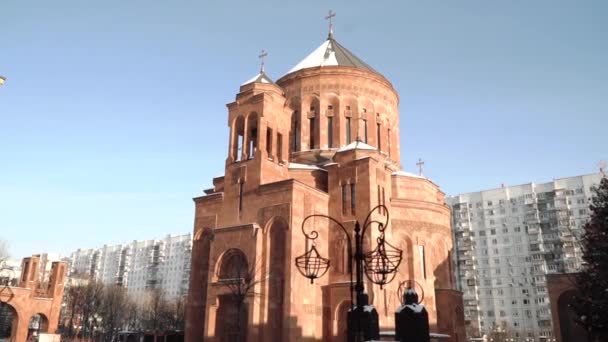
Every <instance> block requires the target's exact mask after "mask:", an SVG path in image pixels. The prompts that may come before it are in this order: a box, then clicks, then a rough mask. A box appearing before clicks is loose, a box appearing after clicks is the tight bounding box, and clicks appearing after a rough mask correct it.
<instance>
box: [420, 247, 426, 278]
mask: <svg viewBox="0 0 608 342" xmlns="http://www.w3.org/2000/svg"><path fill="white" fill-rule="evenodd" d="M418 254H419V255H420V271H421V272H422V277H423V278H424V279H426V256H425V255H424V246H418Z"/></svg>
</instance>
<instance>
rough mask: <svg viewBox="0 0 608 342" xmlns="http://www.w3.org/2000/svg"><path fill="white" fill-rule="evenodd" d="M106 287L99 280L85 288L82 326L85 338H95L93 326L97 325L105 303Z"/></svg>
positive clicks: (91, 282) (81, 315) (90, 282)
mask: <svg viewBox="0 0 608 342" xmlns="http://www.w3.org/2000/svg"><path fill="white" fill-rule="evenodd" d="M103 290H104V286H103V284H102V283H101V282H99V281H97V280H94V279H93V280H90V281H89V282H88V283H87V284H86V286H85V287H84V298H83V303H82V306H81V314H80V318H81V325H82V327H83V329H82V334H83V336H84V337H92V336H93V326H94V325H97V323H98V322H97V317H98V313H99V312H100V308H101V306H102V303H103Z"/></svg>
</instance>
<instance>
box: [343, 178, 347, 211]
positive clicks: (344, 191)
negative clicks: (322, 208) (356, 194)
mask: <svg viewBox="0 0 608 342" xmlns="http://www.w3.org/2000/svg"><path fill="white" fill-rule="evenodd" d="M346 195H347V193H346V184H342V214H346V213H347V212H348V201H347V199H346Z"/></svg>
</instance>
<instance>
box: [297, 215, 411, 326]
mask: <svg viewBox="0 0 608 342" xmlns="http://www.w3.org/2000/svg"><path fill="white" fill-rule="evenodd" d="M374 212H379V213H385V214H386V215H385V218H386V220H385V221H384V222H380V221H377V220H376V219H373V218H372V214H373V213H374ZM315 217H322V218H326V219H328V220H329V221H331V222H333V223H335V224H336V225H337V226H338V227H340V228H341V229H342V231H343V232H344V234H345V235H346V238H347V242H348V272H349V274H350V284H351V285H350V297H351V298H350V299H351V301H350V302H351V312H354V311H355V306H354V300H353V296H355V295H356V299H357V307H359V308H360V307H362V306H363V305H365V302H366V300H365V296H366V295H365V292H364V290H365V289H364V285H363V274H365V276H366V277H367V279H369V280H370V281H371V282H372V283H374V284H376V285H380V288H382V287H383V286H384V285H386V284H388V283H390V282H391V281H392V280H393V279H394V278H395V276H396V274H397V268H398V267H399V264H400V263H401V259H402V254H403V251H401V250H400V249H398V248H396V247H394V246H393V245H391V244H390V243H388V242H387V241H386V240H385V236H384V231H385V230H386V227H387V226H388V223H389V215H388V208H387V207H386V206H384V205H382V204H380V205H378V206H376V207H374V208H373V209H372V210H371V211H370V212H369V213H368V214H367V217H366V218H365V221H364V222H363V225H360V224H359V221H355V229H354V233H355V246H354V253H353V245H352V240H351V235H350V233H349V232H348V230H347V229H346V228H345V227H344V226H343V225H342V223H340V222H339V221H338V220H336V219H334V218H332V217H330V216H327V215H321V214H314V215H310V216H307V217H306V218H305V219H304V221H303V222H302V233H303V234H304V236H305V237H306V251H305V253H304V254H302V255H301V256H299V257H297V258H296V259H295V263H296V267H297V269H298V271H300V273H301V274H302V275H303V276H304V277H306V278H308V279H310V283H311V284H312V283H314V280H315V279H317V278H320V277H322V276H323V275H325V273H327V271H328V270H329V266H330V260H329V259H327V258H324V257H322V256H321V254H320V253H319V251H318V250H317V248H316V246H315V240H316V239H317V238H318V237H319V233H318V230H317V229H316V227H313V229H311V230H310V232H309V233H307V232H306V229H305V225H306V222H307V221H308V220H309V219H311V218H315ZM374 225H375V226H376V227H377V229H378V232H379V236H378V238H377V239H376V243H377V244H376V247H375V248H374V249H373V250H371V251H368V252H365V251H364V250H363V237H364V236H365V232H366V231H367V229H368V228H369V227H370V226H374ZM353 259H354V262H355V277H356V280H355V282H353ZM351 329H352V330H354V335H355V336H360V335H361V334H362V333H363V331H362V329H363V326H362V322H361V320H360V319H359V318H358V317H357V316H354V319H353V320H352V326H350V324H349V326H348V330H349V331H351Z"/></svg>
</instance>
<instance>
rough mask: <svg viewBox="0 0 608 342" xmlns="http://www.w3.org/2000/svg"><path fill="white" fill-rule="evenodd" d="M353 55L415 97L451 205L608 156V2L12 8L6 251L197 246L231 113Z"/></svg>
mask: <svg viewBox="0 0 608 342" xmlns="http://www.w3.org/2000/svg"><path fill="white" fill-rule="evenodd" d="M330 8H331V9H333V10H335V11H336V12H337V13H338V15H337V17H336V20H335V35H336V38H337V39H338V41H340V42H341V43H342V44H343V45H344V46H346V47H348V48H349V49H350V50H351V51H353V52H354V53H355V54H356V55H358V56H359V57H361V58H362V59H363V60H365V61H367V62H368V63H369V64H370V65H372V66H373V67H374V68H375V69H376V70H379V71H380V72H381V73H382V74H384V75H385V76H386V77H387V78H388V79H389V80H390V81H391V82H392V83H393V85H394V86H395V88H396V89H397V91H398V92H399V93H400V96H401V104H400V111H401V151H402V160H401V161H402V164H403V166H404V168H405V169H407V170H410V171H414V170H415V168H416V167H415V163H416V160H417V159H418V157H422V158H423V159H424V160H425V161H426V168H425V174H426V175H427V176H429V177H430V178H432V179H433V180H434V181H435V182H436V183H437V184H439V185H440V186H441V187H442V188H443V189H444V191H445V192H446V193H448V194H456V193H459V192H470V191H477V190H482V189H487V188H492V187H497V186H499V185H500V184H501V183H505V184H507V185H514V184H519V183H527V182H530V181H549V180H551V179H552V178H554V177H565V176H573V175H579V174H584V173H590V172H594V171H596V170H597V163H598V161H599V160H601V159H608V152H607V147H608V142H607V139H606V128H607V127H608V20H606V18H607V17H608V2H606V1H601V0H598V1H556V0H551V1H502V2H498V1H483V0H479V1H395V2H393V3H389V2H382V1H376V2H372V1H342V2H336V1H323V2H321V1H318V2H306V1H272V2H266V1H255V2H253V1H252V2H245V1H243V2H235V1H160V0H159V1H150V0H147V1H124V0H120V1H118V0H116V1H115V0H112V1H110V0H104V1H81V0H74V1H61V0H59V1H21V0H2V1H0V74H3V75H5V76H7V77H8V80H7V82H6V84H5V85H4V86H3V87H1V88H0V238H1V239H6V240H8V241H9V243H10V245H11V250H10V251H11V253H12V255H13V256H14V257H22V256H26V255H28V254H31V253H38V252H60V253H64V254H67V253H69V252H71V251H72V250H74V249H76V248H78V247H96V246H100V245H103V244H104V243H119V242H125V241H129V240H133V239H146V238H156V237H162V236H164V235H165V234H167V233H186V232H189V231H191V229H192V224H193V219H194V210H193V203H192V200H191V198H192V197H194V196H198V195H200V194H201V193H202V189H204V188H207V187H210V185H211V178H212V177H214V176H217V175H220V174H222V172H223V166H224V161H225V157H226V151H227V133H228V129H227V125H226V108H225V104H226V103H228V102H230V101H232V100H233V99H234V96H235V94H236V92H237V91H238V86H239V84H240V83H241V82H243V81H245V80H247V79H249V78H250V77H251V76H252V75H254V74H255V72H256V71H257V69H258V58H257V55H258V53H259V51H260V49H262V48H264V49H266V50H267V51H269V57H268V59H267V71H268V73H269V74H270V76H271V77H273V78H274V79H277V78H279V77H280V76H281V75H282V74H283V73H285V72H286V71H287V70H289V68H291V67H292V66H293V65H295V64H296V63H297V62H298V61H299V60H300V59H302V58H303V57H304V56H306V55H307V54H308V53H309V52H310V51H312V50H313V49H314V48H316V47H317V46H318V45H319V44H321V43H322V42H323V40H324V39H325V37H326V35H327V23H326V21H325V20H323V16H324V15H326V13H327V11H328V10H329V9H330Z"/></svg>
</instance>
